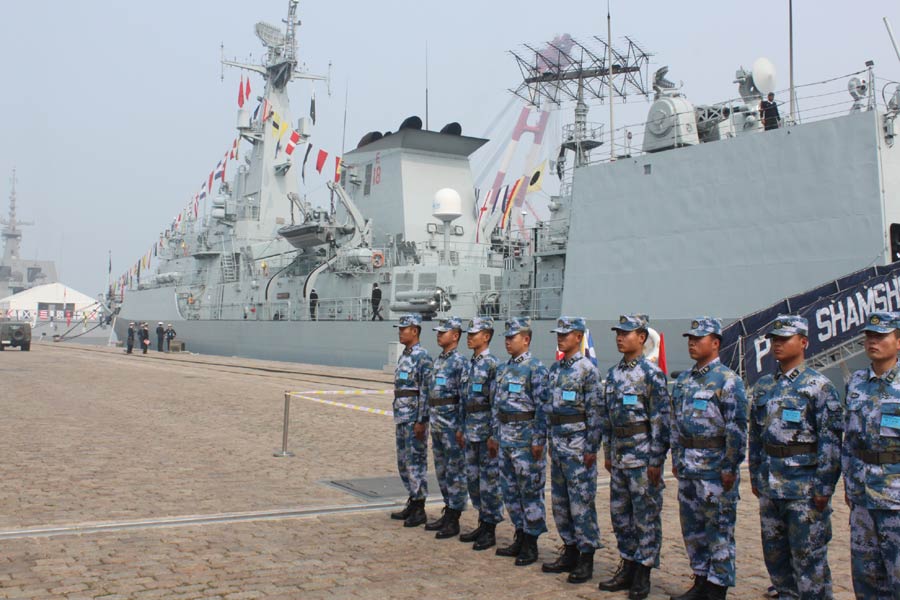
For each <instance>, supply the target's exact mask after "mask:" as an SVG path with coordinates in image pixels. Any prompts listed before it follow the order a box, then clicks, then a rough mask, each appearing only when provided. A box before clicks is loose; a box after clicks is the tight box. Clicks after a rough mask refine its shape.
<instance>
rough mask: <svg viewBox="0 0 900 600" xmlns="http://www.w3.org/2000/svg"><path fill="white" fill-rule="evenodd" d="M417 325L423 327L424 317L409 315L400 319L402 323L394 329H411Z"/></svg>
mask: <svg viewBox="0 0 900 600" xmlns="http://www.w3.org/2000/svg"><path fill="white" fill-rule="evenodd" d="M413 325H417V326H419V327H421V326H422V315H417V314H408V315H403V316H402V317H400V321H399V322H398V323H397V324H396V325H394V327H411V326H413Z"/></svg>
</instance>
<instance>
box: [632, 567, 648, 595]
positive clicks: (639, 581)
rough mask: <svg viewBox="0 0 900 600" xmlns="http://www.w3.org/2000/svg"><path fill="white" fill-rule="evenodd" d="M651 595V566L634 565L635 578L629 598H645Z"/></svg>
mask: <svg viewBox="0 0 900 600" xmlns="http://www.w3.org/2000/svg"><path fill="white" fill-rule="evenodd" d="M649 595H650V567H647V566H644V565H635V566H634V580H633V581H632V582H631V589H630V590H629V591H628V600H644V598H646V597H647V596H649Z"/></svg>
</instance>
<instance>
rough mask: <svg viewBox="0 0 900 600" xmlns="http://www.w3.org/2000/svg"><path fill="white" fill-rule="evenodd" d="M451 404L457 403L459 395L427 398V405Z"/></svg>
mask: <svg viewBox="0 0 900 600" xmlns="http://www.w3.org/2000/svg"><path fill="white" fill-rule="evenodd" d="M451 404H459V396H453V397H452V398H450V397H448V398H432V399H429V400H428V406H450V405H451Z"/></svg>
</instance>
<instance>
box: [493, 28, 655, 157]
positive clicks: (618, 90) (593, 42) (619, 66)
mask: <svg viewBox="0 0 900 600" xmlns="http://www.w3.org/2000/svg"><path fill="white" fill-rule="evenodd" d="M625 42H626V46H625V47H624V49H617V48H615V47H614V46H613V45H612V44H611V43H609V42H607V41H606V40H603V39H601V38H599V37H597V36H592V37H591V38H590V39H589V40H588V41H586V42H584V43H582V42H580V41H578V40H575V39H572V38H571V37H570V36H568V35H564V36H560V37H558V38H557V39H555V40H553V41H552V42H548V43H547V48H546V49H545V50H538V49H536V48H534V47H532V46H529V45H527V44H526V45H525V48H526V50H527V52H521V51H520V52H514V51H510V54H512V55H513V57H514V58H515V59H516V63H517V64H518V66H519V71H520V73H521V75H522V83H520V84H519V87H518V88H516V89H515V90H510V91H511V92H512V93H513V94H515V95H516V96H518V97H520V98H522V99H523V100H525V101H526V102H528V103H529V104H532V105H534V106H537V107H540V105H541V103H542V102H550V103H551V104H556V105H560V104H562V103H563V102H569V101H573V102H575V122H574V123H573V124H572V125H569V126H567V127H566V128H565V129H564V131H563V144H562V146H563V148H564V149H566V150H571V151H572V152H573V153H574V154H575V166H576V167H581V166H584V165H586V164H587V163H588V161H589V158H590V157H589V153H590V151H591V150H592V149H594V148H596V147H598V146H600V145H601V144H602V143H603V140H602V133H601V132H602V130H601V128H600V127H599V125H597V126H592V125H591V124H590V123H588V121H587V115H588V106H587V103H586V101H585V100H586V99H590V98H595V99H598V100H601V101H609V102H613V101H614V100H615V98H622V99H623V100H624V99H626V98H627V97H628V95H629V94H638V95H641V96H644V97H648V96H649V95H650V87H649V85H648V83H647V82H648V80H649V72H648V69H649V64H650V54H648V53H646V52H645V51H644V50H643V49H641V47H640V46H639V45H638V43H637V42H635V41H634V40H632V39H631V38H628V37H626V38H625ZM610 135H611V138H610V139H613V140H614V138H613V137H612V136H613V135H614V132H610Z"/></svg>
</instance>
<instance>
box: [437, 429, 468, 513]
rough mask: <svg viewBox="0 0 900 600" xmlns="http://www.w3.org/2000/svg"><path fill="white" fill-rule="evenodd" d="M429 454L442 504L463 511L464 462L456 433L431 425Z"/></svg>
mask: <svg viewBox="0 0 900 600" xmlns="http://www.w3.org/2000/svg"><path fill="white" fill-rule="evenodd" d="M431 452H432V454H433V455H434V474H435V475H436V476H437V480H438V486H440V488H441V496H443V498H444V504H445V505H446V506H449V507H450V508H452V509H453V510H465V509H466V500H467V498H466V462H465V456H464V454H463V449H462V448H460V447H459V445H458V444H457V443H456V432H455V431H453V430H451V429H444V428H438V427H435V426H434V423H432V425H431Z"/></svg>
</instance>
